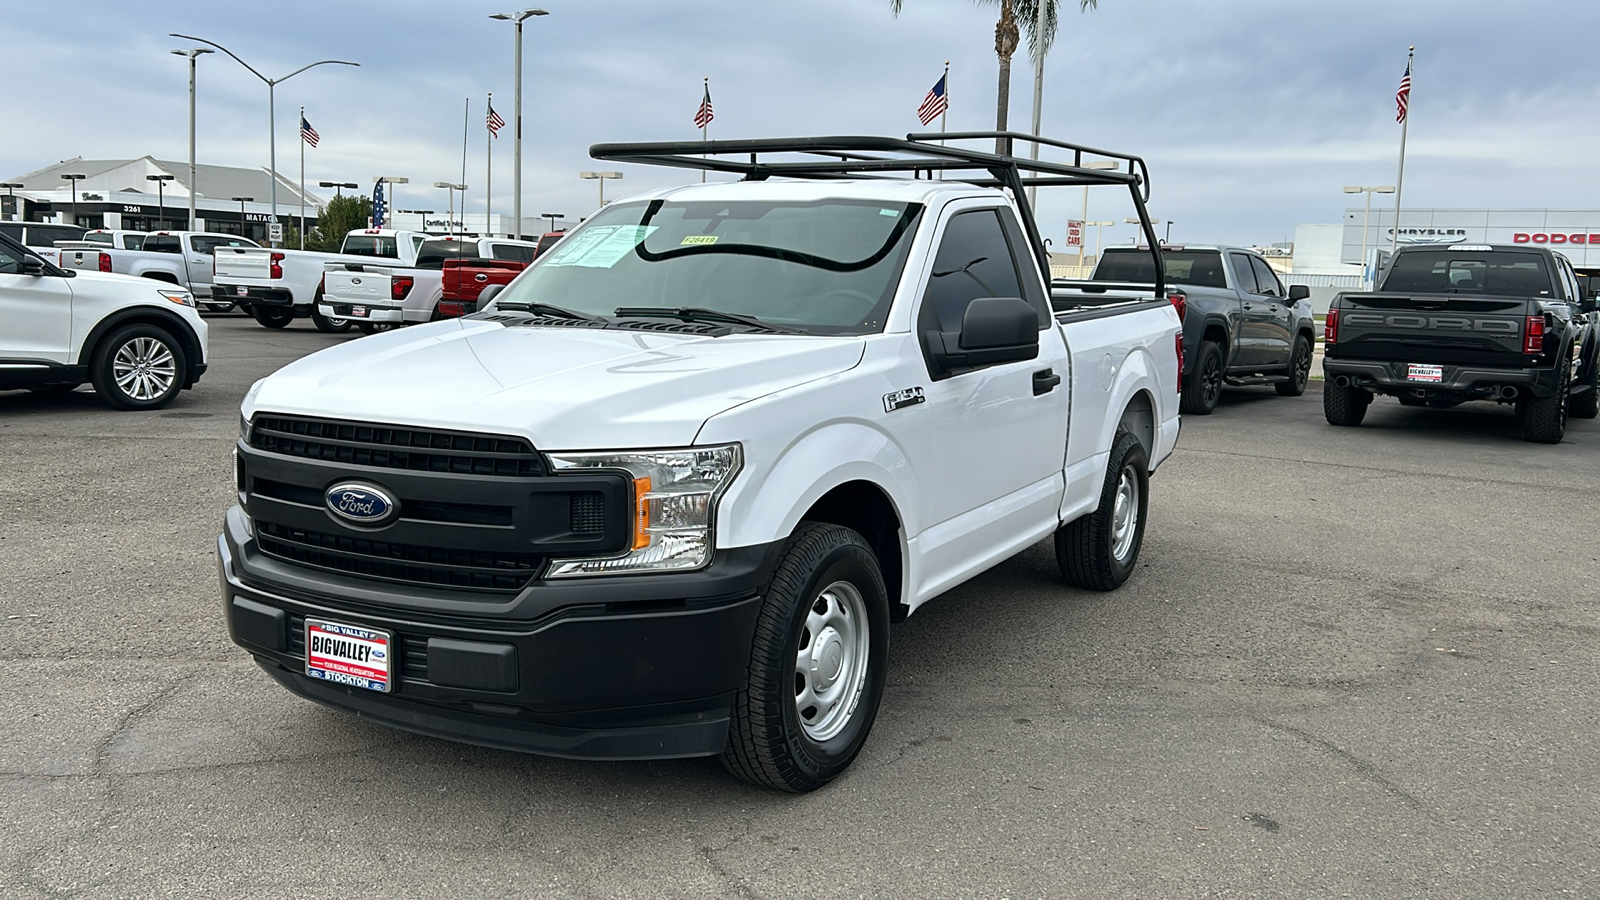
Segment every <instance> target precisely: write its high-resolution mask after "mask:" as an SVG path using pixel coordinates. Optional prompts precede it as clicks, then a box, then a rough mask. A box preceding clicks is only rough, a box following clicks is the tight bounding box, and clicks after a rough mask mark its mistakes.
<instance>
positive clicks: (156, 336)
mask: <svg viewBox="0 0 1600 900" xmlns="http://www.w3.org/2000/svg"><path fill="white" fill-rule="evenodd" d="M194 304H195V301H194V295H193V294H191V293H189V292H188V291H187V290H185V289H183V288H181V287H178V286H177V285H170V284H163V283H161V282H158V281H151V280H149V279H147V278H133V277H130V276H127V275H116V274H109V273H103V272H99V271H96V270H93V269H91V270H89V271H81V272H80V271H77V270H73V269H62V268H60V267H58V266H56V265H55V264H54V263H52V262H50V261H48V260H46V259H45V258H44V257H43V256H42V255H40V254H38V253H36V252H34V250H33V249H32V248H29V247H24V246H23V245H22V244H20V243H18V242H17V241H15V240H13V239H11V238H10V237H8V236H7V235H5V234H0V390H18V389H22V388H27V389H29V390H33V391H71V390H74V389H76V388H77V387H78V386H79V385H82V384H83V383H85V382H89V383H91V384H93V385H94V390H95V393H96V394H99V395H100V399H102V400H104V401H105V402H106V403H107V404H109V405H111V406H112V407H115V408H117V409H129V410H147V409H160V408H161V407H164V406H166V405H167V404H169V403H171V402H172V401H173V399H174V398H175V397H177V396H178V392H179V391H182V390H185V389H187V388H191V387H194V385H195V382H197V381H199V380H200V376H201V375H203V374H205V371H206V323H205V322H204V321H203V320H202V319H201V318H200V313H199V312H198V311H197V310H196V309H195V305H194Z"/></svg>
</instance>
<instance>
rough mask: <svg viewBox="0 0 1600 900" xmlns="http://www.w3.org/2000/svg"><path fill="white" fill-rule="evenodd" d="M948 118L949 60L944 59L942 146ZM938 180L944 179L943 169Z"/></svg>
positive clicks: (941, 115) (940, 133)
mask: <svg viewBox="0 0 1600 900" xmlns="http://www.w3.org/2000/svg"><path fill="white" fill-rule="evenodd" d="M948 118H950V60H948V59H947V60H945V61H944V109H941V110H939V135H940V137H939V146H941V147H943V146H944V126H945V120H946V119H948ZM939 180H940V181H943V180H944V170H943V169H940V170H939Z"/></svg>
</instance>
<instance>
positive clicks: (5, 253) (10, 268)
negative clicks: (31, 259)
mask: <svg viewBox="0 0 1600 900" xmlns="http://www.w3.org/2000/svg"><path fill="white" fill-rule="evenodd" d="M20 274H22V254H21V253H19V252H17V251H16V250H13V249H11V248H10V247H9V246H7V245H5V244H0V275H20Z"/></svg>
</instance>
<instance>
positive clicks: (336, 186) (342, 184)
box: [317, 181, 361, 197]
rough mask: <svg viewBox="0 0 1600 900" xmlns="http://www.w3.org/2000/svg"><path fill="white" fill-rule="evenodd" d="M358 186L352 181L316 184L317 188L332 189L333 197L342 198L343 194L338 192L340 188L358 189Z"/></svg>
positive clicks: (320, 182)
mask: <svg viewBox="0 0 1600 900" xmlns="http://www.w3.org/2000/svg"><path fill="white" fill-rule="evenodd" d="M360 186H361V185H359V184H356V183H355V182H353V181H319V182H317V187H325V188H330V187H331V188H333V195H334V196H335V197H343V196H344V194H342V193H340V192H339V189H340V188H351V189H355V188H358V187H360Z"/></svg>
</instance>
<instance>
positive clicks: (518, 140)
mask: <svg viewBox="0 0 1600 900" xmlns="http://www.w3.org/2000/svg"><path fill="white" fill-rule="evenodd" d="M548 15H550V13H549V11H547V10H543V9H537V8H535V9H525V10H522V11H521V12H514V13H495V14H494V15H492V16H490V17H489V18H491V19H499V20H501V21H510V22H511V23H512V24H513V25H515V26H516V28H517V43H516V52H515V57H514V59H513V61H512V66H513V67H514V68H515V70H516V80H515V82H514V84H515V85H516V92H515V99H514V100H513V101H512V105H513V106H515V107H516V109H515V110H514V111H513V112H512V118H514V119H515V120H516V121H515V123H514V125H513V127H514V128H515V129H516V133H515V134H514V135H513V138H514V140H513V142H512V146H513V147H514V148H515V149H514V150H513V151H512V155H513V157H514V158H513V160H512V163H511V217H512V219H513V220H514V221H515V223H516V225H515V228H516V234H515V235H513V236H514V237H516V238H517V239H521V237H522V20H523V19H526V18H528V17H529V16H548Z"/></svg>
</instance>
